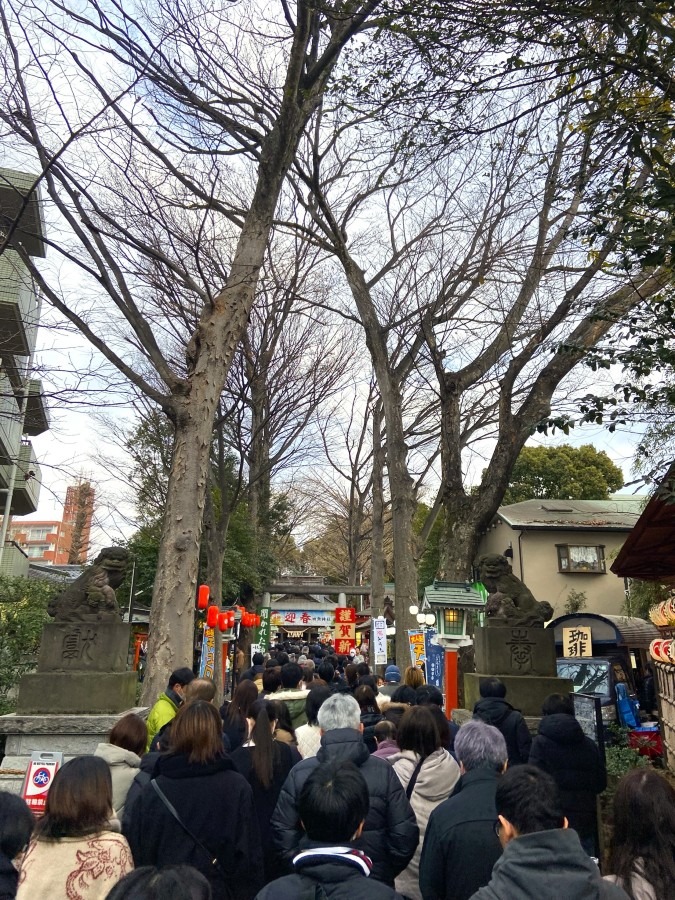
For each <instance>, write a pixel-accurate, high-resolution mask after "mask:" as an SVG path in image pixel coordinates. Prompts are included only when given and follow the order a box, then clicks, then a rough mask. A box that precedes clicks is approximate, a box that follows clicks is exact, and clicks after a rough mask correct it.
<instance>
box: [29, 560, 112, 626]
mask: <svg viewBox="0 0 675 900" xmlns="http://www.w3.org/2000/svg"><path fill="white" fill-rule="evenodd" d="M128 562H129V551H128V550H126V549H125V548H124V547H106V548H105V549H104V550H101V552H100V553H99V555H98V556H97V557H96V559H95V560H94V562H93V564H92V565H91V566H89V568H88V569H85V570H84V572H83V573H82V574H81V575H80V576H79V578H76V579H75V581H73V583H72V584H69V585H68V587H67V588H66V589H65V590H64V591H61V593H60V594H57V595H56V597H54V599H53V600H50V602H49V606H48V607H47V612H48V613H49V615H50V616H53V617H54V620H55V621H56V622H119V621H120V619H121V618H122V613H121V611H120V608H119V606H118V603H117V597H116V596H115V591H116V589H117V588H118V587H119V586H120V585H121V584H122V582H123V581H124V576H125V574H126V570H127V564H128Z"/></svg>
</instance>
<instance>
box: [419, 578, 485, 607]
mask: <svg viewBox="0 0 675 900" xmlns="http://www.w3.org/2000/svg"><path fill="white" fill-rule="evenodd" d="M424 599H425V600H427V601H428V602H429V603H432V604H434V605H436V606H448V607H462V606H470V607H476V606H480V607H482V606H484V605H485V597H484V596H483V595H482V594H481V592H480V591H479V590H478V588H477V587H475V586H474V585H472V584H469V583H466V582H463V581H461V582H454V581H434V583H433V584H429V585H427V587H425V588H424Z"/></svg>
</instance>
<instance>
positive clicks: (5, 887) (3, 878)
mask: <svg viewBox="0 0 675 900" xmlns="http://www.w3.org/2000/svg"><path fill="white" fill-rule="evenodd" d="M18 885H19V873H18V872H17V870H16V869H15V868H14V865H13V863H12V860H11V859H8V857H6V856H5V854H4V853H0V900H14V898H15V897H16V889H17V887H18Z"/></svg>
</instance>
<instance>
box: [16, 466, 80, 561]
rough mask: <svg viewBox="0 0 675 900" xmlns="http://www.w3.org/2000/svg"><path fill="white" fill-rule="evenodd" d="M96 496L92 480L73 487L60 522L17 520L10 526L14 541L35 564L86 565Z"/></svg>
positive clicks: (67, 497) (67, 495)
mask: <svg viewBox="0 0 675 900" xmlns="http://www.w3.org/2000/svg"><path fill="white" fill-rule="evenodd" d="M94 497H95V493H94V488H93V487H92V486H91V484H90V483H89V482H88V481H81V482H80V483H79V484H74V485H71V487H69V488H68V489H67V490H66V504H65V508H64V510H63V519H62V520H61V521H60V522H54V521H37V520H35V519H33V520H32V521H28V522H22V521H21V520H20V519H17V520H16V521H14V522H12V525H11V526H10V529H9V536H10V539H11V540H13V541H16V543H17V544H18V545H19V547H21V549H22V550H23V552H24V553H25V554H26V556H27V557H28V558H29V560H30V561H31V562H36V563H47V564H48V565H53V566H65V565H78V564H84V563H86V561H87V553H88V551H89V540H90V533H91V520H92V517H93V514H94Z"/></svg>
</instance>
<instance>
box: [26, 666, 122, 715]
mask: <svg viewBox="0 0 675 900" xmlns="http://www.w3.org/2000/svg"><path fill="white" fill-rule="evenodd" d="M137 684H138V677H137V675H136V673H135V672H96V673H92V674H90V673H89V672H33V673H31V674H30V675H24V676H23V678H22V679H21V683H20V684H19V696H18V698H17V703H16V709H17V712H18V713H20V714H22V715H31V714H34V713H40V712H44V711H45V710H48V711H49V712H50V713H59V714H71V715H75V714H78V713H93V714H95V713H120V712H122V711H123V710H125V709H130V708H131V707H132V706H135V704H136V685H137Z"/></svg>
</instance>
